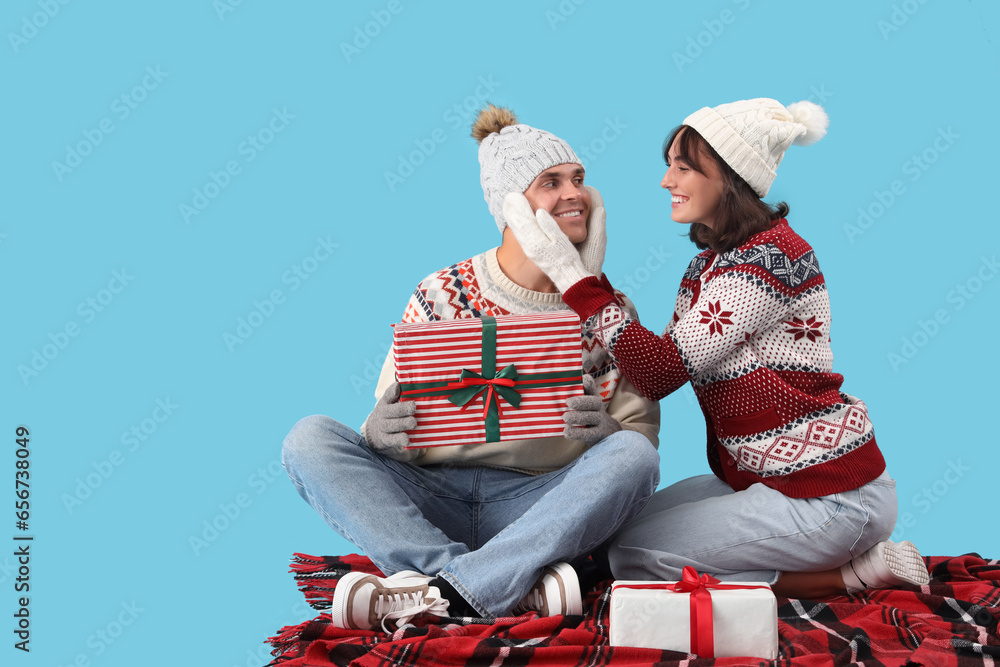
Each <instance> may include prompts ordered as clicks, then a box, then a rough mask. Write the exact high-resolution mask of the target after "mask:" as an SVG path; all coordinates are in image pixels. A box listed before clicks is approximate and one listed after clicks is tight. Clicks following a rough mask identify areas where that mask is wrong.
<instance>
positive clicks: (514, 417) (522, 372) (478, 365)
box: [393, 311, 583, 448]
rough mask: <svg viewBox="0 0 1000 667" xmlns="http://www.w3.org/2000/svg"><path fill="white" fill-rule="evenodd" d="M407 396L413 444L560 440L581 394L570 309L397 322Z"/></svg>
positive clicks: (579, 352)
mask: <svg viewBox="0 0 1000 667" xmlns="http://www.w3.org/2000/svg"><path fill="white" fill-rule="evenodd" d="M393 348H394V351H395V362H396V378H397V379H398V380H399V383H400V385H401V390H402V396H401V399H402V400H412V401H416V403H417V412H416V417H417V427H416V428H415V429H413V430H411V431H408V433H409V435H410V446H411V448H416V447H441V446H445V445H467V444H476V443H481V442H500V441H504V440H521V439H525V438H548V437H561V436H562V434H563V429H564V428H565V426H566V425H565V423H564V422H563V420H562V416H563V413H565V412H566V399H568V398H569V397H570V396H579V395H581V394H582V393H583V384H582V373H583V370H582V369H583V346H582V343H581V337H580V318H579V317H577V315H576V314H575V313H573V312H572V311H561V312H558V313H541V314H535V315H506V316H501V317H496V318H493V317H483V318H467V319H460V320H448V321H443V322H428V323H410V324H396V325H394V327H393Z"/></svg>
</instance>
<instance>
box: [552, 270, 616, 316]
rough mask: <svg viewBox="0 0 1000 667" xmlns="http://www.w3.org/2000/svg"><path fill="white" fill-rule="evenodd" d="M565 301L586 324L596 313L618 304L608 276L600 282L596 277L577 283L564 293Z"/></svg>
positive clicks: (589, 277)
mask: <svg viewBox="0 0 1000 667" xmlns="http://www.w3.org/2000/svg"><path fill="white" fill-rule="evenodd" d="M563 301H564V302H565V303H566V305H567V306H569V307H570V308H572V309H573V310H575V311H576V314H577V315H579V316H580V320H582V321H584V322H586V321H587V318H588V317H590V316H591V315H593V314H594V313H597V312H600V311H601V310H604V308H605V306H608V305H609V304H612V303H614V304H618V305H621V304H619V303H618V297H617V296H615V291H614V288H613V287H611V283H610V282H609V281H608V278H607V276H605V275H603V274H602V275H601V278H600V280H598V279H597V277H596V276H587V277H586V278H584V279H583V280H581V281H579V282H577V283H575V284H574V285H573V286H572V287H570V288H569V289H568V290H566V291H565V292H564V293H563Z"/></svg>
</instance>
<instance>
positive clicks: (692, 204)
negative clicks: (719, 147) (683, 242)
mask: <svg viewBox="0 0 1000 667" xmlns="http://www.w3.org/2000/svg"><path fill="white" fill-rule="evenodd" d="M684 132H687V130H684V129H682V130H681V131H680V132H678V133H677V136H676V137H675V138H674V141H673V143H672V144H671V145H670V149H669V151H668V152H667V161H668V166H667V173H666V174H664V176H663V180H662V181H661V182H660V187H662V188H665V189H667V190H670V195H671V201H670V217H671V218H672V219H673V221H674V222H679V223H681V224H688V225H689V224H691V223H694V222H700V223H701V224H703V225H705V226H707V227H709V228H713V227H714V222H715V214H716V210H717V209H718V207H719V201H720V200H721V199H722V191H723V180H722V174H720V173H719V168H718V167H717V166H716V165H715V162H714V161H713V160H712V158H711V157H709V156H708V155H704V154H702V155H699V156H698V158H699V160H698V162H699V163H700V164H701V167H702V169H704V170H705V173H702V172H700V171H696V170H695V169H694V167H693V166H692V164H691V162H690V161H689V159H688V156H684V155H680V154H679V153H678V150H679V149H678V146H679V145H680V144H681V142H680V141H679V140H680V138H681V136H682V135H683V134H684Z"/></svg>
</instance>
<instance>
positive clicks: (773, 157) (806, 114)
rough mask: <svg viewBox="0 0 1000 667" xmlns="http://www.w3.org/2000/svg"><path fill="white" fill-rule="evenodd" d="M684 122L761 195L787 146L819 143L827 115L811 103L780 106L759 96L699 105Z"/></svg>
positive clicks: (763, 193)
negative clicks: (711, 104)
mask: <svg viewBox="0 0 1000 667" xmlns="http://www.w3.org/2000/svg"><path fill="white" fill-rule="evenodd" d="M684 124H685V125H687V126H688V127H691V128H693V129H695V130H697V131H698V134H700V135H701V136H702V137H704V138H705V141H707V142H708V143H709V145H711V146H712V148H714V149H715V151H716V152H717V153H718V154H719V156H720V157H722V159H723V160H725V161H726V164H728V165H729V166H730V167H732V168H733V171H735V172H736V173H737V174H739V175H740V176H742V177H743V180H745V181H746V182H747V183H749V184H750V186H751V187H752V188H753V189H754V191H755V192H756V193H757V194H758V195H760V196H761V197H764V196H766V195H767V192H768V190H770V189H771V183H772V182H773V181H774V177H775V176H777V169H778V165H779V164H781V158H783V157H784V156H785V151H786V150H788V147H789V146H791V145H792V144H793V143H794V144H796V145H798V146H808V145H810V144H814V143H816V142H817V141H819V140H820V139H822V138H823V135H825V134H826V128H827V126H828V125H829V124H830V117H829V116H827V114H826V111H824V110H823V107H821V106H819V105H818V104H815V103H813V102H808V101H803V102H796V103H794V104H789V105H788V106H787V107H784V106H782V105H781V104H780V103H779V102H777V101H775V100H772V99H768V98H766V97H761V98H758V99H755V100H742V101H740V102H731V103H729V104H723V105H720V106H717V107H715V108H712V107H703V108H701V109H699V110H698V111H695V112H694V113H693V114H691V115H690V116H688V117H687V118H685V119H684Z"/></svg>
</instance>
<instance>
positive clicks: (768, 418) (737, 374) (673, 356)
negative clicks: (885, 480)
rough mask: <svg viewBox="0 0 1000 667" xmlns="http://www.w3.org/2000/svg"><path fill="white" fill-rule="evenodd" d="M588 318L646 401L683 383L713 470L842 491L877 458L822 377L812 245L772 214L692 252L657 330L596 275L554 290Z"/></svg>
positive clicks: (821, 297)
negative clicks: (769, 222) (758, 227)
mask: <svg viewBox="0 0 1000 667" xmlns="http://www.w3.org/2000/svg"><path fill="white" fill-rule="evenodd" d="M563 298H564V299H565V301H566V303H568V304H569V305H570V306H571V307H572V308H573V309H574V310H576V311H577V313H578V314H580V316H581V318H591V321H592V326H593V328H594V330H595V331H596V332H597V333H598V334H599V336H598V340H599V341H600V342H601V344H602V345H604V346H605V348H606V349H607V350H608V351H609V352H610V353H611V355H612V357H613V358H614V359H615V361H616V362H617V363H618V366H619V367H620V368H621V369H622V371H623V372H624V373H625V375H626V376H627V377H628V378H629V379H630V380H631V381H632V382H633V383H634V384H635V386H636V387H638V388H639V390H640V391H641V392H642V393H643V394H644V395H645V396H647V397H648V398H650V399H652V400H657V399H660V398H662V397H663V396H666V395H667V394H669V393H671V392H673V391H674V390H676V389H678V388H679V387H681V386H683V384H684V383H685V382H688V381H690V382H691V384H692V387H693V388H694V392H695V394H696V395H697V397H698V402H699V403H700V405H701V408H702V411H703V412H704V414H705V420H706V422H707V427H708V459H709V463H710V465H711V467H712V470H713V472H714V473H715V474H716V475H717V476H718V477H719V478H720V479H722V480H723V481H725V482H727V483H728V484H729V485H730V486H731V487H732V488H733V489H735V490H737V491H739V490H742V489H745V488H747V487H748V486H750V485H751V484H753V483H755V482H762V483H764V484H766V485H767V486H769V487H771V488H774V489H776V490H779V491H781V492H782V493H784V494H785V495H787V496H791V497H796V498H810V497H816V496H821V495H827V494H831V493H837V492H840V491H846V490H849V489H854V488H857V487H859V486H861V485H862V484H865V483H867V482H869V481H871V480H873V479H875V478H876V477H878V476H879V475H880V474H881V473H882V471H883V470H884V469H885V461H884V460H883V458H882V454H881V452H880V451H879V449H878V446H877V445H876V444H875V434H874V431H873V430H872V424H871V421H870V420H869V419H868V410H867V408H866V407H865V404H864V403H862V402H861V401H860V400H858V399H857V398H854V397H853V396H850V395H848V394H844V393H841V392H840V385H841V383H842V382H843V380H844V378H843V376H841V375H839V374H836V373H833V372H832V365H833V354H832V352H831V350H830V302H829V297H828V295H827V291H826V284H825V282H824V280H823V274H822V272H821V271H820V268H819V264H818V263H817V261H816V256H815V254H814V253H813V250H812V248H811V247H810V246H809V244H807V243H806V242H805V241H804V240H802V238H801V237H799V235H798V234H796V233H795V232H794V231H792V229H791V228H790V227H789V226H788V222H787V221H786V220H784V219H781V220H779V221H777V222H776V223H775V224H774V225H773V226H772V227H771V229H769V230H767V231H764V232H761V233H759V234H756V235H755V236H753V237H751V238H750V239H749V240H748V241H747V242H746V243H745V244H744V245H743V246H741V247H739V248H735V249H733V250H731V251H729V252H726V253H723V254H721V255H720V254H716V253H715V252H712V251H711V250H706V251H704V252H702V253H700V254H699V255H697V256H696V257H695V258H694V260H693V261H692V262H691V264H690V266H688V269H687V271H686V272H685V274H684V278H683V279H682V280H681V286H680V290H679V291H678V293H677V301H676V305H675V310H674V316H673V319H672V321H671V323H670V324H669V325H668V326H667V328H666V331H664V333H663V335H661V336H657V335H656V334H654V333H652V332H651V331H649V330H648V329H645V328H643V327H642V326H641V325H640V324H639V323H638V322H636V321H634V320H633V319H632V318H631V317H630V316H629V314H628V312H627V311H626V309H625V308H623V307H622V306H621V303H620V301H619V300H618V299H617V298H616V297H615V295H614V294H613V292H612V291H611V286H610V284H609V283H608V282H607V281H606V280H604V281H603V282H602V281H598V280H597V279H596V278H587V279H586V280H583V281H581V282H579V283H577V284H576V285H574V286H573V287H572V288H570V289H569V290H567V292H566V294H565V295H564V297H563Z"/></svg>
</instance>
